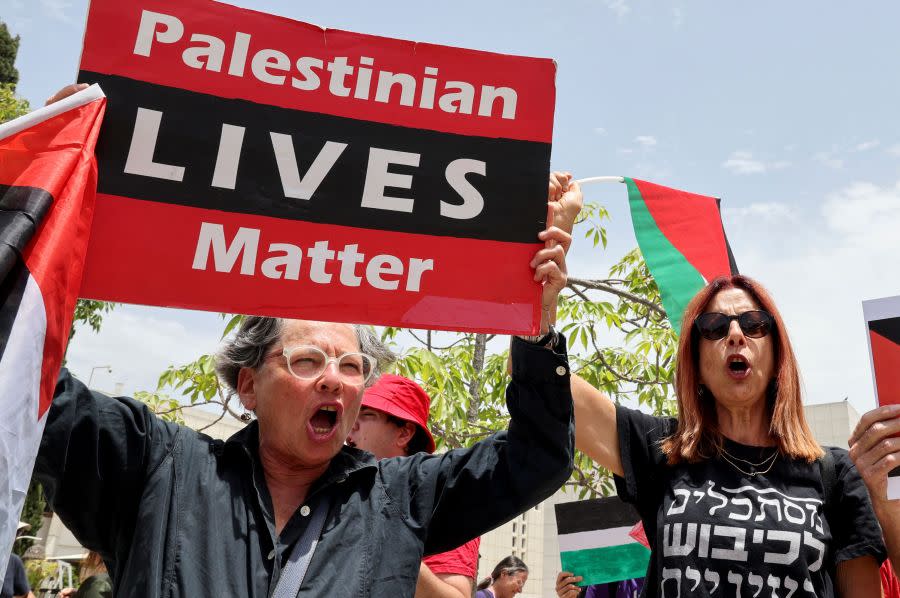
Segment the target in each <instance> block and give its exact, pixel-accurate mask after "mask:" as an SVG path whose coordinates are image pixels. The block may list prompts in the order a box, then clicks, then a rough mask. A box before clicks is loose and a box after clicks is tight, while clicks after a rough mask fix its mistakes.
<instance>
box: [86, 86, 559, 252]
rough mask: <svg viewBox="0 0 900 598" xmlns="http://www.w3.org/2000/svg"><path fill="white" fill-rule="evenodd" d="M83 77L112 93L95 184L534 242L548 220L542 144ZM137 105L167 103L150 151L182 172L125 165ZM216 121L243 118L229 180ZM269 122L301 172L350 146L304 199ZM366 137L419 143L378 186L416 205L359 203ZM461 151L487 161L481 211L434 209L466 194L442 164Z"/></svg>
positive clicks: (113, 190) (407, 148) (215, 204)
mask: <svg viewBox="0 0 900 598" xmlns="http://www.w3.org/2000/svg"><path fill="white" fill-rule="evenodd" d="M79 81H86V82H89V83H93V82H97V83H100V85H101V86H102V87H103V91H104V92H105V93H106V95H107V107H106V117H105V120H104V124H103V128H102V130H101V132H100V139H99V141H98V144H97V157H98V161H99V169H100V177H99V188H98V190H99V191H100V192H102V193H107V194H111V195H121V196H125V197H133V198H136V199H144V200H151V201H159V202H166V203H176V204H180V205H185V206H194V207H199V208H209V209H215V210H224V211H228V212H239V213H248V214H261V215H265V216H273V217H276V218H288V219H296V220H305V221H308V222H319V223H329V224H342V225H347V226H354V227H360V228H369V229H381V230H390V231H398V232H408V233H423V234H431V235H441V236H451V237H464V238H474V239H488V240H497V241H516V242H526V243H532V242H537V241H536V239H537V233H538V232H539V231H540V230H542V229H543V228H544V222H545V220H546V216H547V206H546V200H547V173H548V172H549V169H550V144H547V143H537V142H529V141H516V140H509V139H490V138H484V137H472V136H465V135H454V134H450V133H440V132H436V131H429V130H422V129H411V128H406V127H398V126H392V125H386V124H382V123H375V122H369V121H362V120H355V119H350V118H341V117H336V116H330V115H325V114H316V113H309V112H300V111H296V110H287V109H285V108H278V107H274V106H268V105H263V104H257V103H253V102H248V101H244V100H233V99H224V98H219V97H216V96H211V95H207V94H200V93H194V92H189V91H185V90H183V89H177V88H172V87H164V86H160V85H152V84H149V83H144V82H140V81H134V80H131V79H126V78H123V77H114V76H109V75H100V74H97V73H91V72H85V71H82V72H81V73H80V74H79ZM139 107H141V108H145V109H149V110H155V111H158V112H162V116H161V120H160V126H159V135H158V138H157V144H156V146H155V151H154V153H153V161H154V162H157V163H162V164H169V165H174V166H182V167H184V169H185V170H184V174H183V180H182V181H181V182H176V181H172V180H166V179H163V178H155V177H151V176H145V175H140V174H127V173H125V165H126V159H127V156H128V153H129V148H130V147H131V140H132V133H133V131H134V128H135V121H136V117H137V114H138V108H139ZM223 123H227V124H229V125H232V126H235V127H244V131H243V145H242V146H241V152H240V159H239V162H238V167H237V175H236V180H235V183H234V185H235V186H234V189H227V188H221V187H213V186H212V181H213V175H214V173H215V163H216V158H217V155H218V153H219V141H220V138H221V137H222V125H223ZM232 131H233V130H232ZM272 132H274V133H279V134H283V135H290V136H291V137H292V140H293V148H294V153H295V157H296V161H297V164H298V168H297V172H298V174H299V176H300V177H303V175H304V174H306V171H307V170H308V168H309V166H310V165H311V164H312V163H313V161H314V160H315V159H316V157H317V156H318V155H319V152H320V151H321V150H322V148H323V147H324V145H325V143H326V142H327V141H333V142H337V143H346V144H348V145H347V147H346V148H345V149H344V150H343V152H342V153H341V154H340V156H339V157H338V158H337V161H336V162H335V163H334V166H333V168H331V170H330V171H328V174H327V175H325V177H324V179H323V180H322V183H321V185H320V186H319V187H318V189H317V190H316V192H315V193H314V194H313V196H312V197H311V198H310V199H308V200H307V199H298V198H290V197H285V191H284V186H283V184H282V178H281V176H279V170H278V165H277V162H276V159H275V151H274V149H273V140H272V139H271V136H270V133H272ZM371 147H375V148H380V149H386V150H392V151H398V152H408V153H414V154H419V156H420V159H419V165H418V166H411V165H402V164H392V165H390V166H389V170H390V172H392V173H396V174H399V175H410V176H411V177H412V183H411V187H410V188H409V189H404V188H396V187H387V188H386V189H385V195H387V196H391V197H401V198H412V199H414V202H413V204H412V212H404V211H395V210H387V209H380V208H373V207H362V206H361V202H362V197H363V190H364V188H365V183H366V170H367V165H368V163H369V153H370V148H371ZM459 159H469V160H478V161H483V162H485V172H486V174H485V176H481V175H479V174H474V173H472V174H468V175H467V176H466V179H467V180H468V181H469V182H470V183H471V185H472V186H474V187H475V188H476V189H477V190H478V191H479V192H480V193H481V195H482V196H483V197H484V208H483V210H482V211H481V212H480V213H479V214H478V215H477V216H475V217H474V218H471V219H457V218H451V217H447V216H442V215H441V214H440V207H441V202H442V201H443V202H446V203H448V204H453V205H460V204H462V203H463V200H462V199H461V198H460V196H459V195H458V194H457V193H456V192H455V191H454V190H453V188H452V187H451V186H450V184H449V183H448V182H447V180H446V174H445V171H446V169H447V166H448V165H449V164H450V163H451V162H453V161H455V160H459ZM401 187H402V185H401Z"/></svg>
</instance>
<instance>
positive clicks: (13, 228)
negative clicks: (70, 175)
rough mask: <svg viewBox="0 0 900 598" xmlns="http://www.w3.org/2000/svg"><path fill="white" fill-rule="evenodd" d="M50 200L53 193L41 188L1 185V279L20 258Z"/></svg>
mask: <svg viewBox="0 0 900 598" xmlns="http://www.w3.org/2000/svg"><path fill="white" fill-rule="evenodd" d="M52 203H53V196H52V195H50V193H48V192H47V191H45V190H43V189H39V188H37V187H19V186H9V185H0V281H2V280H6V277H7V275H9V274H10V272H11V271H12V269H13V267H14V266H15V265H16V263H17V262H18V261H19V255H20V254H21V253H22V251H23V250H24V249H25V246H26V245H28V242H29V241H31V239H32V237H34V233H35V231H36V230H37V227H38V226H39V225H40V223H41V220H43V218H44V215H45V214H46V213H47V210H49V209H50V205H51V204H52Z"/></svg>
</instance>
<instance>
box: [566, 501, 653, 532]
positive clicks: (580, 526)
mask: <svg viewBox="0 0 900 598" xmlns="http://www.w3.org/2000/svg"><path fill="white" fill-rule="evenodd" d="M553 506H554V508H555V509H556V533H557V534H574V533H576V532H590V531H594V530H598V529H609V528H611V527H624V526H626V525H627V526H632V525H634V524H636V523H637V522H638V521H639V520H640V516H639V515H638V512H637V511H636V510H635V508H634V507H632V506H631V505H629V504H627V503H624V502H622V500H621V499H620V498H619V497H617V496H609V497H607V498H594V499H591V500H579V501H577V502H564V503H559V504H556V505H553Z"/></svg>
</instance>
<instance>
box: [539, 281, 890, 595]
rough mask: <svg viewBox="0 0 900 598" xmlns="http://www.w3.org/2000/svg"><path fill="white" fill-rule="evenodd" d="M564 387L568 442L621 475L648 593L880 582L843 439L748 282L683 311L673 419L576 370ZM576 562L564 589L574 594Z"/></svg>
mask: <svg viewBox="0 0 900 598" xmlns="http://www.w3.org/2000/svg"><path fill="white" fill-rule="evenodd" d="M572 390H573V396H574V400H575V422H576V446H577V447H578V448H579V449H581V450H582V451H584V452H585V453H586V454H587V455H589V456H590V457H591V458H592V459H594V461H596V462H597V463H598V464H599V465H601V466H603V467H606V468H608V469H609V470H611V471H612V472H613V473H614V474H615V483H616V488H617V490H618V493H619V496H620V498H622V499H623V500H625V501H627V502H630V503H632V504H634V505H635V507H636V508H637V510H638V512H639V513H640V515H641V519H642V521H643V524H644V529H645V530H646V533H647V538H648V539H649V540H650V545H651V548H652V549H651V556H650V564H649V567H648V571H647V584H646V585H645V586H644V591H643V593H642V596H645V597H656V596H722V597H725V596H728V597H730V596H756V597H761V596H765V597H769V596H780V597H782V598H786V597H787V596H790V597H791V598H800V597H803V596H816V597H819V598H823V597H824V598H828V597H832V596H839V597H841V598H847V597H860V598H862V597H872V596H875V597H877V596H880V595H881V593H880V592H881V591H880V586H879V577H878V566H879V563H880V562H881V561H882V560H884V558H885V549H884V544H883V542H882V538H881V530H880V528H879V526H878V523H877V521H876V519H875V515H874V513H873V511H872V505H871V503H870V501H869V496H868V494H867V492H866V489H865V486H864V485H863V483H862V481H861V479H860V476H859V474H858V473H857V471H856V468H855V467H854V466H853V464H852V463H851V462H850V459H849V458H848V455H847V451H845V450H843V449H836V448H830V449H823V448H822V447H820V446H819V445H818V443H816V441H815V440H814V439H813V435H812V433H811V432H810V429H809V426H807V424H806V420H805V418H804V415H803V406H802V404H801V388H800V374H799V372H798V369H797V361H796V359H795V357H794V351H793V349H792V348H791V343H790V340H789V338H788V334H787V331H786V330H785V327H784V322H783V320H782V318H781V315H780V314H779V313H778V309H777V308H776V307H775V303H774V301H773V300H772V297H771V296H770V295H769V293H768V292H767V291H766V290H765V289H764V288H763V287H762V286H761V285H759V284H758V283H756V282H755V281H753V280H751V279H749V278H746V277H744V276H733V277H730V278H719V279H716V280H714V281H713V282H712V283H710V284H709V285H707V286H706V287H705V288H704V289H703V290H701V291H700V292H699V293H698V294H697V295H696V296H695V297H694V298H693V300H692V301H691V302H690V304H689V305H688V307H687V309H686V310H685V314H684V324H683V327H682V333H681V338H680V339H679V344H678V358H677V364H676V370H675V391H676V395H677V401H678V417H677V418H666V417H653V416H650V415H647V414H645V413H642V412H641V411H638V410H635V409H629V408H627V407H624V406H621V405H617V404H615V403H613V402H612V401H611V400H609V399H608V398H607V397H606V396H605V395H603V394H602V393H601V392H600V391H598V390H596V389H595V388H593V387H591V386H590V385H589V384H588V383H587V382H585V381H584V380H582V379H580V378H576V377H575V376H573V377H572ZM622 533H623V535H627V533H628V530H627V529H625V528H623V531H622ZM577 574H578V571H575V572H571V573H569V574H567V575H562V576H560V578H559V579H558V580H557V588H556V589H557V594H558V595H559V596H563V597H567V598H570V597H574V596H577V595H578V590H579V588H577V587H575V585H574V583H576V582H577V581H580V579H579V578H578V577H577Z"/></svg>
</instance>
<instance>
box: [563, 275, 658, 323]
mask: <svg viewBox="0 0 900 598" xmlns="http://www.w3.org/2000/svg"><path fill="white" fill-rule="evenodd" d="M572 285H578V286H580V287H584V288H586V289H593V290H595V291H604V292H606V293H611V294H613V295H617V296H619V297H621V298H622V299H627V300H628V301H631V302H632V303H638V304H640V305H643V306H644V307H646V308H648V309H651V310H653V311H654V312H656V313H658V314H659V315H661V316H662V317H666V310H664V309H663V308H662V307H660V306H659V305H657V304H655V303H653V302H652V301H648V300H647V299H644V298H643V297H639V296H638V295H635V294H634V293H629V292H628V291H623V290H622V289H617V288H616V287H614V286H612V285H610V284H607V283H606V282H605V281H601V280H590V279H587V278H572V277H571V276H570V277H569V282H568V285H567V286H568V287H569V288H570V289H572V290H573V291H574V290H575V288H574V287H573V286H572Z"/></svg>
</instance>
